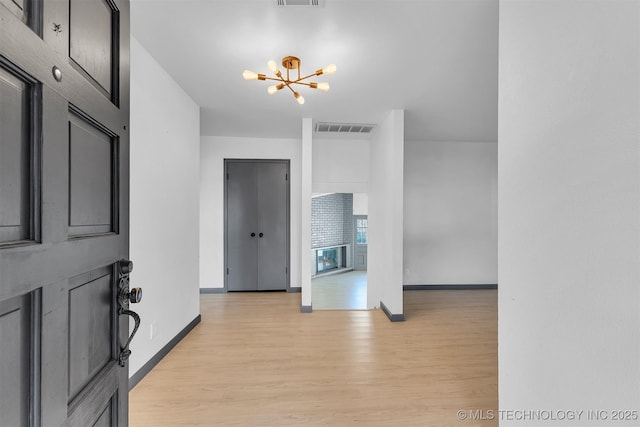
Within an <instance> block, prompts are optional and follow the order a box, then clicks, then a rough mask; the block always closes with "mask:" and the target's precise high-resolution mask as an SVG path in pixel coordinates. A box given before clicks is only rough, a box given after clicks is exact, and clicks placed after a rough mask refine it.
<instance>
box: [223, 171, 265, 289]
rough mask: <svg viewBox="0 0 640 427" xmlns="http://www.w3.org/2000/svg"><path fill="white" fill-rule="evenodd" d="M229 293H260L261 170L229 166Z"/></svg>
mask: <svg viewBox="0 0 640 427" xmlns="http://www.w3.org/2000/svg"><path fill="white" fill-rule="evenodd" d="M227 177H228V179H227V230H228V232H227V253H226V257H227V289H228V290H230V291H256V290H258V285H257V283H258V268H257V265H258V245H257V239H258V237H257V236H258V186H257V185H256V183H257V178H258V170H257V169H256V167H255V163H239V162H229V163H228V164H227Z"/></svg>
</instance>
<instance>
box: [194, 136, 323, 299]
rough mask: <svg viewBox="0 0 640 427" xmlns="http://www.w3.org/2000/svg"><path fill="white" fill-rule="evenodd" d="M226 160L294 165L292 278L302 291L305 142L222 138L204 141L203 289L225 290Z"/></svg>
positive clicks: (202, 165) (201, 239) (201, 227)
mask: <svg viewBox="0 0 640 427" xmlns="http://www.w3.org/2000/svg"><path fill="white" fill-rule="evenodd" d="M224 159H289V160H290V161H291V162H290V169H289V172H290V174H291V178H290V181H291V184H290V199H289V202H290V208H291V212H290V217H289V218H290V219H291V228H290V238H291V261H290V267H291V275H290V278H291V286H292V287H300V284H301V274H300V268H301V265H300V254H301V250H300V248H301V233H300V230H301V219H300V217H301V191H302V189H301V179H302V172H301V140H300V139H268V138H234V137H218V136H203V137H202V138H201V149H200V168H201V169H200V260H201V262H200V287H201V288H222V287H224V179H223V177H224ZM309 204H311V200H309ZM309 238H310V237H309ZM305 253H307V252H305Z"/></svg>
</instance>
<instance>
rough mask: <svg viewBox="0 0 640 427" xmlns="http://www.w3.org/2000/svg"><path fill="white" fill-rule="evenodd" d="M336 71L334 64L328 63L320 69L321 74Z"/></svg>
mask: <svg viewBox="0 0 640 427" xmlns="http://www.w3.org/2000/svg"><path fill="white" fill-rule="evenodd" d="M336 71H338V67H336V64H330V65H327V66H326V67H324V68H323V69H322V74H335V72H336Z"/></svg>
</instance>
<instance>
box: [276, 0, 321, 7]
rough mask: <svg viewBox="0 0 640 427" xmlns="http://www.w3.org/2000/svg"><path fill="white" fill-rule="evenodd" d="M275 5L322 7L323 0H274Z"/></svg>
mask: <svg viewBox="0 0 640 427" xmlns="http://www.w3.org/2000/svg"><path fill="white" fill-rule="evenodd" d="M276 6H279V7H290V6H310V7H324V0H276Z"/></svg>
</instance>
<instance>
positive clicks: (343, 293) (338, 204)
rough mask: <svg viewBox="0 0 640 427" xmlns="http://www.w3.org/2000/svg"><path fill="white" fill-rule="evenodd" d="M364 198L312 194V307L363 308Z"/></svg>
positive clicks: (364, 267) (364, 280)
mask: <svg viewBox="0 0 640 427" xmlns="http://www.w3.org/2000/svg"><path fill="white" fill-rule="evenodd" d="M366 209H367V195H366V194H365V193H355V194H354V193H324V194H315V195H314V196H313V199H312V204H311V245H312V249H311V254H310V255H311V266H312V267H311V287H312V295H313V308H314V310H315V309H318V310H340V309H342V310H364V309H366V308H367V264H366V260H367V243H368V238H367V231H368V230H367V229H368V227H367V226H368V224H367V211H366Z"/></svg>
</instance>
